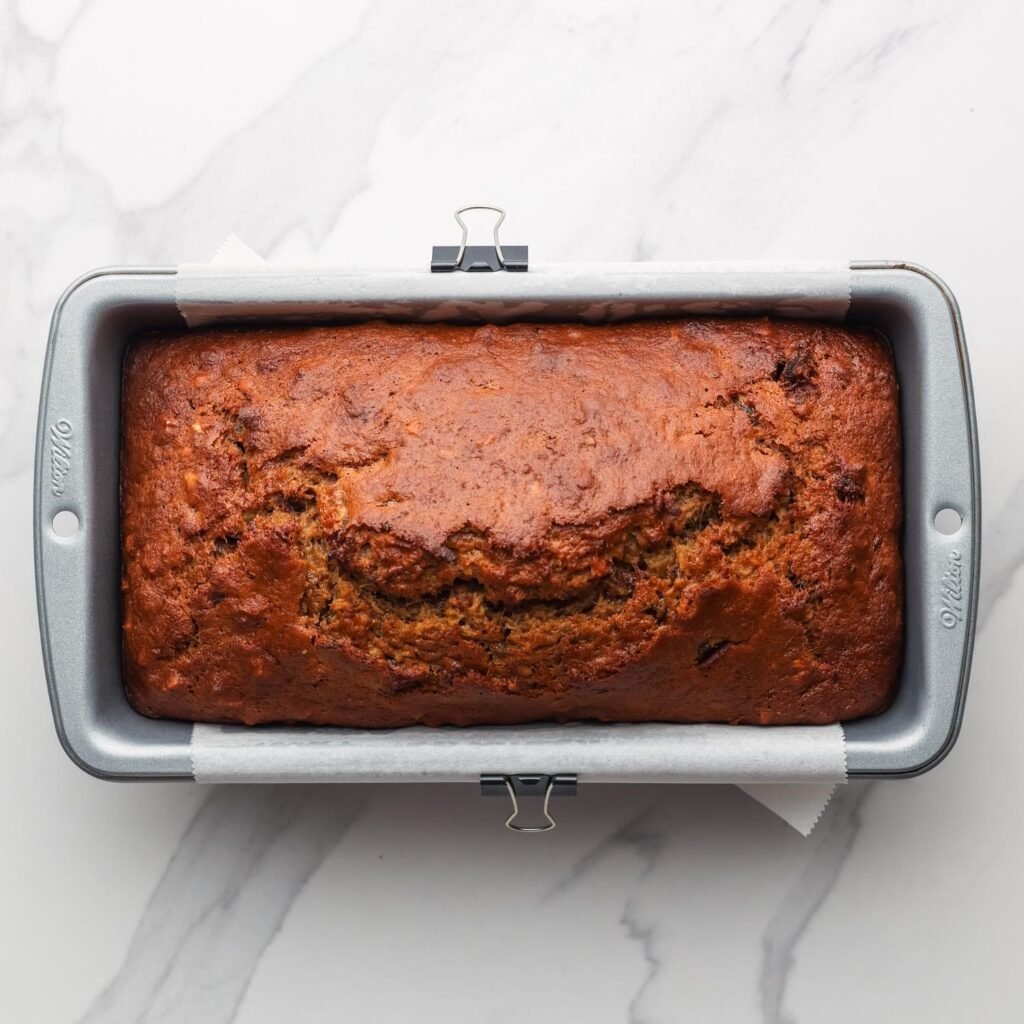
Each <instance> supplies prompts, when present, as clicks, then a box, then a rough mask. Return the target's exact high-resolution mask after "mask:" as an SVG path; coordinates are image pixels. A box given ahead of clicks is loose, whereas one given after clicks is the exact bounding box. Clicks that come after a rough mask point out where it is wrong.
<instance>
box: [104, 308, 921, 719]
mask: <svg viewBox="0 0 1024 1024" xmlns="http://www.w3.org/2000/svg"><path fill="white" fill-rule="evenodd" d="M900 471H901V460H900V432H899V420H898V408H897V385H896V377H895V373H894V368H893V362H892V357H891V353H890V351H889V349H888V345H887V343H886V342H885V340H884V339H883V338H882V337H881V336H879V335H878V334H876V333H875V332H873V331H872V330H869V329H861V328H849V327H841V326H829V325H823V324H816V323H810V322H796V321H793V322H780V321H771V320H765V319H685V320H675V321H652V320H641V321H635V322H630V323H622V324H615V325H608V326H579V325H571V324H527V323H521V324H512V325H511V326H505V327H498V326H484V327H465V326H453V325H436V324H435V325H400V324H390V323H382V322H374V323H365V324H360V325H355V326H332V327H284V326H278V327H268V328H262V329H253V328H244V329H203V330H193V331H180V332H177V333H160V334H152V335H147V336H144V337H142V338H140V339H138V340H137V341H135V342H134V343H133V344H132V345H131V347H130V349H129V351H128V354H127V357H126V360H125V365H124V384H123V402H122V460H121V500H122V539H123V557H124V571H123V591H124V644H123V648H124V668H125V680H126V686H127V692H128V697H129V699H130V701H131V703H132V705H133V706H134V707H135V708H136V709H137V710H138V711H140V712H142V713H143V714H146V715H152V716H164V717H172V718H181V719H189V720H194V721H208V722H244V723H249V724H253V723H260V722H312V723H322V724H331V725H341V726H365V727H385V726H401V725H408V724H412V723H425V724H427V725H442V724H455V725H469V724H480V723H490V724H502V723H514V722H531V721H537V720H544V719H549V720H558V721H568V720H577V719H595V720H600V721H609V722H640V721H649V720H658V721H666V722H734V723H760V724H792V723H825V722H834V721H838V720H842V719H850V718H856V717H858V716H862V715H869V714H873V713H875V712H878V711H880V710H882V709H883V708H884V707H885V706H886V705H887V704H888V702H889V701H890V699H891V697H892V694H893V691H894V688H895V686H896V682H897V676H898V671H899V667H900V658H901V644H902V568H901V561H900V551H899V536H900V521H901V514H902V502H901V495H900Z"/></svg>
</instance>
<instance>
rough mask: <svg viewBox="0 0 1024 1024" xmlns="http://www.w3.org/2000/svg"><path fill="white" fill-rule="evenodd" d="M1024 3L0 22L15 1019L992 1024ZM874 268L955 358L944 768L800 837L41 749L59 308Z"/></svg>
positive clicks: (1022, 949)
mask: <svg viewBox="0 0 1024 1024" xmlns="http://www.w3.org/2000/svg"><path fill="white" fill-rule="evenodd" d="M1022 34H1024V15H1022V8H1021V6H1020V5H1019V4H1015V3H1012V2H1011V0H1003V2H980V3H973V4H965V3H963V2H962V0H948V2H944V0H940V2H927V3H926V2H923V0H922V2H919V3H918V2H896V0H871V2H864V0H835V2H830V3H825V2H823V0H817V2H816V0H788V2H780V3H777V4H759V3H756V2H753V0H749V2H739V3H724V2H717V3H716V2H712V0H707V2H692V3H690V2H688V3H679V2H672V0H665V2H662V0H648V2H633V3H625V2H623V3H613V2H598V0H591V2H587V3H572V2H569V0H561V2H550V3H535V4H512V3H507V4H486V3H478V2H460V3H445V2H442V3H431V4H419V3H414V2H411V0H410V2H407V3H401V2H394V0H377V2H372V0H362V2H359V3H337V2H334V3H314V2H310V0H292V2H290V3H288V4H263V5H259V9H258V10H257V8H256V6H255V5H241V4H235V3H226V2H214V0H178V2H176V3H174V4H162V5H152V4H139V3H131V2H130V0H91V2H88V0H86V2H82V0H6V2H0V310H2V321H0V360H2V364H0V365H2V366H3V373H2V375H0V537H3V538H4V539H3V541H2V542H0V579H2V580H3V584H2V590H0V639H2V649H3V653H4V659H3V667H2V668H0V678H2V680H3V693H4V712H3V715H2V717H0V764H2V771H0V786H2V792H3V801H4V811H5V820H6V821H7V826H6V830H5V841H4V842H3V844H2V845H0V879H2V880H3V881H2V882H0V895H2V904H0V963H3V965H4V968H5V969H4V972H3V976H4V980H3V984H2V994H0V1007H2V1009H0V1016H2V1017H3V1019H5V1020H11V1021H18V1022H19V1024H23V1022H33V1021H40V1022H46V1024H51V1022H63V1021H77V1020H87V1021H90V1022H92V1021H96V1022H122V1021H124V1022H135V1021H157V1020H159V1021H189V1022H194V1024H205V1022H211V1024H213V1022H226V1021H237V1022H238V1024H265V1022H266V1024H269V1022H275V1024H276V1022H280V1021H282V1020H301V1021H304V1022H312V1021H332V1022H333V1021H337V1020H340V1019H345V1020H373V1021H376V1020H382V1021H404V1020H418V1021H419V1020H426V1021H439V1022H440V1021H445V1022H447V1021H463V1020H464V1021H495V1022H496V1021H502V1022H505V1021H507V1022H513V1021H521V1020H530V1021H534V1022H537V1024H545V1022H548V1021H550V1022H556V1021H557V1022H560V1024H561V1022H565V1021H586V1022H587V1024H601V1022H605V1021H607V1022H613V1021H616V1022H621V1021H632V1022H641V1021H642V1022H679V1021H699V1022H704V1021H724V1020H727V1021H730V1022H747V1021H764V1022H772V1024H781V1022H783V1021H790V1022H796V1021H799V1022H812V1021H823V1020H828V1021H830V1022H832V1024H846V1022H850V1024H853V1022H861V1021H863V1020H885V1021H890V1020H891V1021H920V1020H928V1021H951V1022H952V1021H964V1020H983V1021H986V1022H987V1021H992V1022H1000V1021H1010V1020H1019V1019H1020V1013H1021V1012H1022V1011H1021V1006H1022V997H1021V994H1020V990H1019V984H1018V982H1017V981H1016V980H1015V978H1016V977H1017V971H1018V969H1019V964H1020V961H1021V958H1022V956H1024V939H1022V938H1021V933H1020V929H1019V927H1018V926H1017V921H1018V919H1019V916H1020V913H1021V910H1022V909H1024V907H1022V893H1024V887H1022V885H1021V881H1020V863H1021V858H1022V855H1024V828H1022V825H1024V816H1022V814H1021V810H1020V806H1019V801H1018V800H1017V798H1015V797H1014V796H1013V793H1014V792H1015V789H1016V787H1015V786H1014V780H1015V779H1016V778H1017V777H1018V773H1020V772H1022V771H1024V744H1022V742H1021V738H1020V735H1021V734H1020V728H1021V727H1020V721H1021V716H1022V715H1024V686H1022V685H1021V683H1022V679H1021V668H1020V665H1021V654H1020V625H1021V623H1020V620H1021V613H1022V610H1024V575H1022V574H1021V573H1020V572H1018V569H1019V568H1020V565H1021V563H1022V562H1024V532H1022V530H1021V519H1022V516H1024V456H1022V455H1021V450H1022V446H1021V443H1020V437H1021V426H1020V414H1021V409H1020V407H1021V399H1020V393H1019V392H1020V386H1019V384H1020V380H1021V374H1022V372H1024V357H1022V355H1021V351H1022V342H1021V339H1020V334H1021V330H1020V327H1019V325H1017V326H1014V320H1013V319H1012V318H1011V316H1016V312H1015V306H1014V303H1015V299H1016V296H1017V294H1018V293H1019V292H1020V290H1021V281H1022V280H1024V256H1022V251H1024V250H1022V248H1021V245H1020V235H1021V229H1022V227H1024V216H1022V213H1024V208H1022V202H1021V188H1020V183H1021V179H1022V173H1024V160H1022V156H1024V139H1022V135H1021V130H1020V128H1021V124H1022V118H1024V61H1022V60H1021V58H1020V53H1019V47H1020V39H1021V37H1022ZM474 201H477V202H480V201H484V202H498V203H500V204H502V205H504V206H506V207H507V208H508V210H509V211H510V213H509V219H508V222H507V234H506V237H507V238H508V239H509V240H510V241H520V240H522V241H528V242H529V243H530V245H531V255H532V256H533V257H534V258H535V259H538V260H540V259H543V260H545V261H547V260H569V261H575V260H584V259H590V260H613V259H614V260H621V259H691V258H751V259H761V258H776V257H778V258H786V257H800V258H818V257H823V258H824V257H900V258H907V259H912V260H915V261H918V262H921V263H923V264H925V265H927V266H929V267H931V268H932V269H934V270H936V271H937V272H938V273H940V274H941V275H942V276H943V277H944V278H946V280H947V281H948V282H949V283H950V284H951V286H952V287H953V288H954V290H955V291H956V293H957V296H958V297H959V300H960V303H961V307H962V311H963V315H964V320H965V324H966V329H967V335H968V341H969V345H970V352H971V358H972V363H973V370H974V380H975V388H976V396H977V406H978V418H979V428H980V434H981V438H982V463H983V472H984V490H985V510H984V530H985V535H984V543H985V554H984V572H983V583H982V587H983V602H982V612H981V621H980V626H979V633H978V643H977V651H976V656H975V660H974V674H973V680H972V684H971V694H970V699H969V701H968V706H967V714H966V720H965V724H964V729H963V734H962V737H961V740H960V743H959V745H958V747H957V748H956V750H955V751H954V752H953V754H952V755H951V756H950V757H949V758H948V760H947V761H946V762H945V763H943V764H942V765H941V766H940V767H939V768H938V769H937V770H936V771H934V772H933V773H931V774H929V775H927V776H925V777H923V778H921V779H918V780H915V781H911V782H900V783H894V782H879V783H875V784H871V785H863V784H860V785H850V786H847V787H845V788H844V789H843V791H842V792H841V794H840V795H839V797H838V798H837V799H835V800H834V801H833V804H832V806H831V807H830V809H829V810H828V812H827V813H826V816H825V818H824V819H823V822H822V824H821V825H820V826H819V828H818V829H817V830H816V831H815V833H814V834H813V835H812V836H811V838H810V839H808V840H804V839H802V838H801V837H800V836H799V835H798V834H797V833H796V832H794V831H793V830H791V829H790V828H788V827H787V826H786V825H785V824H783V823H782V822H780V821H779V820H778V819H776V818H774V817H773V816H772V815H771V814H770V813H769V812H768V811H766V810H765V809H763V808H762V807H760V806H758V805H757V804H755V803H754V802H752V801H751V800H749V799H748V798H747V797H745V796H744V795H743V794H742V793H740V792H739V791H737V790H735V789H732V788H728V787H712V788H703V787H665V788H658V789H652V788H646V787H612V786H609V787H590V788H587V787H584V788H583V789H582V790H581V793H580V796H579V798H578V799H577V800H575V801H567V802H565V804H564V806H563V808H562V810H561V827H560V828H559V830H558V831H557V832H555V833H554V834H552V835H551V836H545V837H536V838H524V837H517V836H512V835H510V834H508V833H506V832H504V831H503V830H502V829H501V828H500V826H499V822H498V820H497V819H498V805H497V804H495V803H493V802H491V801H484V800H480V799H478V798H477V797H476V795H475V793H474V792H472V791H471V788H470V787H465V786H463V787H451V786H437V787H430V788H429V789H427V790H424V789H423V788H418V789H417V788H410V787H400V786H395V787H390V788H388V787H383V786H380V787H350V788H343V787H254V786H239V787H213V788H205V787H199V786H196V785H194V784H163V785H144V784H134V785H133V784H125V785H114V784H110V783H103V782H99V781H96V780H94V779H92V778H90V777H88V776H86V775H84V774H83V773H82V772H80V771H79V770H78V769H76V768H75V767H74V766H73V765H72V764H71V762H70V761H69V760H68V759H67V758H66V757H65V755H64V754H63V753H62V752H61V749H60V747H59V745H58V743H57V739H56V736H55V734H54V730H53V725H52V722H51V718H50V710H49V706H48V702H47V699H46V693H45V684H44V680H43V672H42V664H41V658H40V652H39V643H38V633H37V626H36V614H35V601H34V593H33V570H32V552H31V540H30V519H31V497H30V492H31V486H30V471H31V462H32V449H33V435H34V430H35V408H36V401H37V396H38V388H39V380H40V373H41V367H42V359H43V352H44V347H45V342H46V329H47V321H48V317H49V314H50V310H51V309H52V307H53V303H54V301H55V300H56V298H57V296H58V295H59V293H60V292H61V290H62V288H63V287H64V286H65V285H66V284H67V283H68V282H69V281H70V280H71V279H72V278H74V277H75V276H77V275H78V274H79V273H81V272H82V271H84V270H86V269H88V268H91V267H94V266H97V265H102V264H112V263H121V264H129V263H157V264H167V263H176V262H180V261H187V260H203V259H207V258H209V256H210V255H211V254H212V252H213V250H214V249H215V248H216V247H217V245H218V244H219V243H220V242H221V240H222V239H223V238H224V237H225V235H226V234H227V233H228V232H229V231H236V232H238V233H239V235H241V236H242V237H243V238H244V239H245V240H246V241H248V242H249V244H251V245H252V246H254V247H255V248H257V249H259V250H260V251H262V252H263V253H265V254H266V255H268V256H269V257H271V258H273V259H278V260H282V259H293V260H303V259H307V258H310V257H313V256H314V255H315V256H317V257H318V258H321V259H330V260H335V261H337V262H355V263H387V262H391V261H394V260H396V259H397V260H399V261H401V262H406V263H408V262H410V261H416V260H418V259H421V258H424V259H425V258H426V257H427V254H428V252H429V247H430V245H431V244H432V243H433V242H447V241H449V239H450V237H451V228H452V222H451V220H450V211H451V210H452V209H454V208H455V207H456V206H458V205H461V204H463V203H467V202H474Z"/></svg>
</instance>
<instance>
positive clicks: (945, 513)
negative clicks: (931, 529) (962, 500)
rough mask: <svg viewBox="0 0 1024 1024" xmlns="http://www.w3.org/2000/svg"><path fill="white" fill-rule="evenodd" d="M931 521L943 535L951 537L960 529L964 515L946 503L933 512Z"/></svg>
mask: <svg viewBox="0 0 1024 1024" xmlns="http://www.w3.org/2000/svg"><path fill="white" fill-rule="evenodd" d="M932 523H933V524H934V526H935V529H936V530H937V531H938V532H939V533H941V534H942V536H943V537H952V536H954V535H956V534H958V533H959V532H960V530H961V529H962V527H963V525H964V517H963V516H962V515H961V514H960V513H959V512H958V511H957V510H956V509H955V508H951V507H950V506H949V505H946V506H945V507H943V508H940V509H939V511H938V512H936V513H935V518H934V519H933V520H932Z"/></svg>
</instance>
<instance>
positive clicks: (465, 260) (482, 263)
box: [430, 206, 529, 274]
mask: <svg viewBox="0 0 1024 1024" xmlns="http://www.w3.org/2000/svg"><path fill="white" fill-rule="evenodd" d="M467 210H492V211H493V212H494V213H496V214H497V215H498V219H497V221H495V224H494V245H466V239H467V238H468V237H469V228H467V227H466V222H465V221H464V220H463V219H462V215H463V214H464V213H465V212H466V211H467ZM455 219H456V220H457V221H458V222H459V227H461V228H462V242H461V244H459V245H435V246H434V248H433V250H432V252H431V256H430V272H431V273H432V274H449V273H451V272H452V271H453V270H465V271H468V272H470V273H474V272H477V271H495V270H508V271H523V270H526V269H527V267H528V264H529V259H528V252H529V247H528V246H525V245H504V246H503V245H502V244H501V243H500V242H499V241H498V228H500V227H501V222H502V221H503V220H504V219H505V211H504V210H502V209H501V208H500V207H498V206H464V207H462V209H461V210H456V211H455Z"/></svg>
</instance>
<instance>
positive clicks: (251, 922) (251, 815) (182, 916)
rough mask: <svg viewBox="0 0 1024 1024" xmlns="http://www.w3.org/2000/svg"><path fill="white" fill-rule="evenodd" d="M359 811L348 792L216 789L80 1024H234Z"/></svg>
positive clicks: (355, 793) (356, 798)
mask: <svg viewBox="0 0 1024 1024" xmlns="http://www.w3.org/2000/svg"><path fill="white" fill-rule="evenodd" d="M361 806H362V796H361V793H360V791H359V790H356V789H352V788H349V787H340V786H277V787H275V786H221V787H218V788H217V789H215V790H214V791H213V792H212V793H211V794H210V796H209V797H208V798H207V800H206V801H205V802H204V803H203V805H202V806H201V807H200V809H199V811H198V812H197V814H196V816H195V818H194V819H193V820H192V822H191V824H190V825H189V827H188V829H187V831H186V832H185V835H184V837H183V838H182V840H181V843H180V845H179V846H178V849H177V850H176V851H175V853H174V855H173V856H172V857H171V860H170V863H169V864H168V866H167V869H166V871H165V872H164V875H163V877H162V878H161V880H160V882H159V884H158V885H157V887H156V889H155V891H154V892H153V895H152V896H151V897H150V900H149V902H148V904H147V905H146V908H145V910H144V912H143V914H142V917H141V919H140V921H139V924H138V927H137V928H136V930H135V934H134V935H133V936H132V938H131V941H130V942H129V944H128V952H127V955H126V956H125V960H124V963H123V964H122V966H121V968H120V970H119V971H118V972H117V974H116V976H115V977H114V978H113V980H112V981H111V982H110V984H109V985H108V986H107V987H106V988H105V989H104V990H103V992H102V993H101V994H100V995H99V996H98V998H97V999H96V1001H95V1002H94V1003H93V1004H92V1006H91V1007H90V1008H89V1009H88V1011H87V1012H86V1013H85V1014H84V1015H83V1016H82V1017H81V1018H80V1022H81V1024H122V1022H123V1024H147V1022H155V1021H166V1020H175V1021H179V1020H180V1021H199V1020H201V1021H203V1022H204V1024H227V1022H229V1021H232V1020H234V1019H235V1015H236V1014H237V1012H238V1008H239V1006H240V1005H241V1002H242V999H243V997H244V996H245V992H246V989H247V988H248V986H249V982H250V979H251V978H252V975H253V972H254V971H255V970H256V967H257V966H258V964H259V962H260V958H261V957H262V955H263V952H264V950H265V949H266V948H267V946H268V945H269V943H270V942H271V940H272V939H273V938H274V936H275V935H276V934H277V932H278V930H279V929H280V927H281V923H282V922H283V920H284V919H285V917H286V915H287V914H288V911H289V909H290V907H291V906H292V903H293V902H294V901H295V899H296V897H297V896H298V894H299V893H300V892H301V891H302V888H303V886H304V885H305V884H306V881H307V880H308V879H309V877H310V875H312V874H313V872H314V871H316V870H317V868H318V867H319V866H320V864H321V863H322V862H323V860H324V858H325V857H326V856H327V855H328V854H329V853H330V851H331V850H332V849H334V847H335V846H336V845H337V843H338V842H339V840H340V839H341V838H342V836H344V834H345V833H346V832H347V830H348V829H349V827H350V826H351V825H352V823H353V821H354V820H355V819H356V817H357V816H358V814H359V811H360V808H361Z"/></svg>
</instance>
